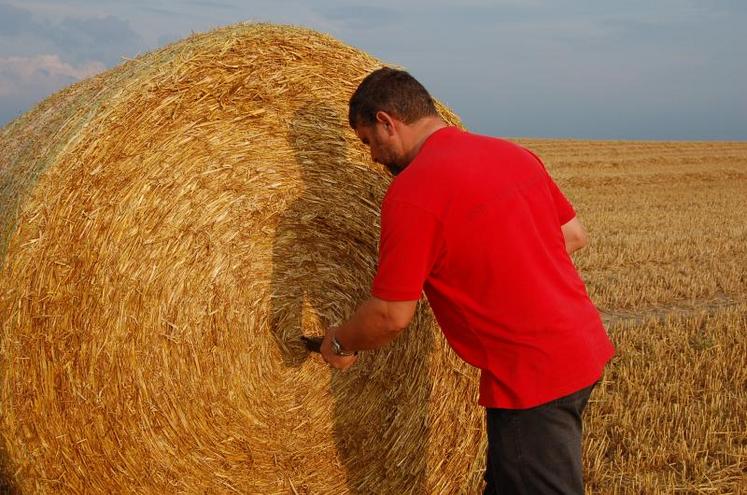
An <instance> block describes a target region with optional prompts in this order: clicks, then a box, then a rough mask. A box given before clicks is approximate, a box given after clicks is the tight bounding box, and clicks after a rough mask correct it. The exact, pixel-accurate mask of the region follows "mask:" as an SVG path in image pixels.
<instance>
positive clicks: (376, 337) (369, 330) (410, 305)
mask: <svg viewBox="0 0 747 495" xmlns="http://www.w3.org/2000/svg"><path fill="white" fill-rule="evenodd" d="M417 303H418V301H417V300H415V301H384V300H382V299H379V298H377V297H371V298H369V299H368V300H366V301H365V302H363V304H361V305H360V306H359V307H358V309H357V310H356V311H355V313H353V316H351V317H350V319H349V320H348V321H346V322H345V323H343V324H342V325H340V327H338V328H337V329H336V331H335V336H336V337H337V341H338V342H339V343H340V345H341V346H342V347H343V349H346V350H353V351H364V350H368V349H377V348H379V347H381V346H383V345H386V344H388V343H389V342H391V341H392V340H394V338H395V337H396V336H397V335H398V334H399V333H400V332H401V331H402V330H403V329H404V328H405V327H407V325H409V324H410V320H412V317H413V315H414V314H415V308H416V306H417Z"/></svg>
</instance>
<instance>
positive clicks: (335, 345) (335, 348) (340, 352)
mask: <svg viewBox="0 0 747 495" xmlns="http://www.w3.org/2000/svg"><path fill="white" fill-rule="evenodd" d="M332 352H334V353H335V354H336V355H337V356H355V355H356V354H358V353H357V352H354V351H348V350H346V349H344V348H343V347H342V345H341V344H340V341H338V340H337V335H336V332H334V331H333V332H332Z"/></svg>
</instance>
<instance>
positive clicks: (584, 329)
mask: <svg viewBox="0 0 747 495" xmlns="http://www.w3.org/2000/svg"><path fill="white" fill-rule="evenodd" d="M349 121H350V126H351V127H352V128H353V129H354V130H355V132H356V134H357V135H358V137H359V138H360V139H361V141H362V142H363V143H364V144H365V145H366V146H368V147H369V148H370V151H371V158H372V159H373V160H374V161H376V162H378V163H381V164H383V165H385V166H386V167H387V168H388V169H389V170H390V171H391V172H392V174H393V175H395V178H394V180H393V182H392V184H391V186H390V187H389V189H388V191H387V194H386V197H385V198H384V201H383V204H382V210H381V240H380V246H379V265H378V270H377V274H376V277H375V278H374V281H373V288H372V297H371V298H369V299H368V300H367V301H365V302H364V303H363V304H361V305H360V306H359V307H358V308H357V310H356V311H355V313H354V314H353V315H352V317H351V318H350V319H349V320H348V321H346V322H345V323H343V324H342V325H340V326H339V327H337V328H335V327H332V328H329V329H328V331H327V333H326V335H325V338H324V341H323V343H322V349H321V350H322V355H323V356H324V359H325V360H326V361H327V362H328V363H329V364H330V365H331V366H333V367H335V368H340V369H346V368H348V367H350V366H351V365H352V364H353V363H354V362H355V360H356V356H355V354H354V353H355V352H357V351H363V350H367V349H375V348H378V347H381V346H383V345H385V344H387V343H388V342H390V341H391V340H392V339H394V338H395V337H396V336H397V334H398V333H399V332H401V331H402V330H403V329H404V328H405V327H406V326H407V325H408V324H409V322H410V320H411V318H412V316H413V314H414V312H415V307H416V303H417V301H418V299H419V298H420V295H421V292H422V291H423V290H425V294H426V296H427V297H428V301H429V303H430V305H431V308H432V309H433V312H434V314H435V316H436V319H437V320H438V323H439V326H440V327H441V329H442V331H443V333H444V335H445V337H446V339H447V340H448V342H449V344H450V345H451V346H452V347H453V348H454V350H455V351H456V353H457V354H458V355H459V356H460V357H461V358H463V359H464V360H465V361H467V362H468V363H470V364H471V365H473V366H476V367H478V368H479V369H480V370H481V378H480V400H479V403H480V405H482V406H484V407H485V408H486V409H487V431H488V453H487V454H488V464H487V469H486V472H485V479H486V482H487V485H486V488H485V492H484V493H485V494H493V493H500V494H506V493H531V494H534V493H579V494H581V493H583V473H582V464H581V414H582V412H583V410H584V407H585V405H586V402H587V400H588V398H589V394H590V393H591V390H592V388H593V386H594V384H595V383H596V382H597V381H598V380H599V378H600V376H601V374H602V371H603V368H604V365H605V364H606V362H607V361H608V360H609V359H610V358H611V357H612V355H613V353H614V349H613V346H612V344H611V342H610V341H609V338H608V337H607V334H606V332H605V330H604V327H603V326H602V323H601V320H600V317H599V313H598V312H597V310H596V308H595V307H594V305H593V304H592V302H591V301H590V299H589V297H588V295H587V293H586V289H585V287H584V284H583V282H582V280H581V278H580V277H579V275H578V273H577V272H576V269H575V266H574V264H573V262H572V260H571V258H570V256H569V255H570V253H573V252H574V251H576V250H577V249H580V248H582V247H583V246H584V245H585V244H586V234H585V231H584V228H583V226H582V225H581V223H580V222H579V220H578V219H577V218H576V216H575V213H574V210H573V208H572V207H571V205H570V203H569V202H568V200H567V199H566V198H565V197H564V196H563V194H562V193H561V192H560V190H559V189H558V187H557V186H556V185H555V183H554V182H553V180H552V179H551V178H550V176H549V175H548V173H547V171H546V170H545V168H544V166H543V165H542V163H541V161H540V160H539V158H537V157H536V156H535V155H534V154H532V153H531V152H529V151H527V150H525V149H523V148H521V147H519V146H517V145H515V144H512V143H509V142H507V141H503V140H500V139H496V138H490V137H485V136H479V135H475V134H471V133H467V132H464V131H461V130H459V129H458V128H455V127H449V126H447V124H446V123H445V122H444V121H443V120H442V119H441V118H440V117H439V115H438V113H437V112H436V109H435V107H434V104H433V100H432V99H431V97H430V95H429V94H428V92H427V91H426V90H425V88H423V86H422V85H421V84H420V83H419V82H418V81H416V80H415V79H414V78H413V77H412V76H410V75H409V74H408V73H406V72H404V71H399V70H394V69H391V68H382V69H379V70H377V71H374V72H373V73H371V74H369V75H368V76H367V77H366V78H365V79H364V80H363V81H362V82H361V84H360V86H359V87H358V89H357V90H356V91H355V93H354V94H353V96H352V97H351V99H350V107H349Z"/></svg>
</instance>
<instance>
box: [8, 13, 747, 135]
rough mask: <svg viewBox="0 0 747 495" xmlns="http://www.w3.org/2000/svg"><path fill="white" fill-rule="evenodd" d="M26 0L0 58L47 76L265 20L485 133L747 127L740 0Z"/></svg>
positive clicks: (746, 46) (731, 131)
mask: <svg viewBox="0 0 747 495" xmlns="http://www.w3.org/2000/svg"><path fill="white" fill-rule="evenodd" d="M22 1H25V0H0V2H4V4H0V33H1V34H0V41H2V43H0V58H2V57H6V58H8V57H16V58H15V60H18V58H19V57H26V58H28V59H29V60H32V59H33V60H36V62H37V63H40V62H41V61H44V60H46V61H47V62H49V66H50V67H51V68H55V67H57V68H56V69H55V70H56V71H57V72H55V71H54V70H52V72H50V73H49V76H48V77H47V79H46V80H47V81H48V82H49V83H50V86H49V88H51V87H52V86H53V85H52V83H53V82H59V83H60V84H61V83H62V81H61V78H64V77H68V78H71V77H73V76H74V75H76V74H82V73H85V71H86V70H88V69H89V67H91V66H90V65H87V64H89V63H91V62H95V61H99V62H104V63H106V65H113V64H115V63H117V62H118V61H119V59H120V57H122V56H133V55H136V54H137V52H138V51H140V50H141V49H143V48H148V49H151V48H155V47H157V46H162V45H164V44H166V43H168V42H172V41H176V40H178V39H180V38H183V37H185V36H187V35H188V34H190V32H193V31H197V32H200V31H205V30H207V29H210V28H212V27H216V26H220V25H226V24H232V23H235V22H239V21H246V20H261V21H268V22H276V23H292V24H301V25H306V26H308V27H311V28H313V29H317V30H319V31H323V32H328V33H330V34H332V35H333V36H335V37H336V38H338V39H340V40H342V41H343V42H346V43H349V44H351V45H353V46H356V47H359V48H362V49H364V50H365V51H367V52H368V53H371V54H372V55H374V56H376V57H379V58H381V59H382V60H384V61H385V62H389V63H393V64H397V65H402V66H405V67H407V68H408V70H410V71H411V72H412V73H413V74H414V75H415V76H416V77H418V78H419V79H421V80H422V81H423V83H424V84H425V85H426V87H428V88H429V89H431V90H432V92H433V93H434V95H435V96H436V97H438V98H439V99H441V100H442V101H444V102H446V103H447V104H449V105H450V106H451V107H452V108H453V109H454V110H455V111H457V113H459V114H460V115H461V116H462V117H463V119H464V122H465V124H466V125H468V126H469V127H470V128H472V129H474V130H476V131H478V132H483V133H486V134H498V135H509V136H517V135H527V136H546V137H555V136H561V137H562V136H575V137H581V138H583V137H593V138H646V137H648V138H658V139H668V138H680V139H697V138H698V137H700V138H703V139H712V138H718V137H722V138H730V139H735V138H740V136H741V139H747V134H746V133H747V130H746V129H747V122H745V119H747V97H745V95H744V90H743V88H744V87H745V86H747V65H745V64H742V63H740V61H741V60H744V59H745V58H747V31H745V30H744V25H745V24H747V19H746V17H745V13H746V12H747V2H743V1H742V0H698V1H696V0H684V1H683V0H657V1H656V2H650V0H629V1H626V2H616V3H610V2H598V1H596V0H572V1H567V2H553V1H550V0H465V1H464V2H459V3H454V2H453V0H409V1H407V2H403V1H402V0H379V1H378V2H376V3H375V5H374V4H370V3H367V2H364V1H363V0H313V1H312V2H308V1H304V0H251V1H239V0H215V1H210V0H131V1H128V2H118V1H115V0H64V1H60V0H34V1H33V2H29V3H21V2H22ZM40 55H58V56H59V57H60V61H61V62H62V63H63V64H67V66H69V67H67V66H64V65H62V66H56V65H55V64H54V63H51V59H34V57H37V56H40ZM14 63H15V62H14ZM14 67H15V69H14V70H16V71H18V70H20V69H19V67H18V64H17V63H15V66H14ZM40 70H41V72H39V74H42V75H43V74H44V72H43V70H42V69H40ZM55 74H56V75H55ZM65 74H68V75H67V76H65ZM53 75H54V77H52V76H53ZM36 77H40V78H42V79H43V77H42V76H40V75H37V76H36ZM55 78H57V79H55ZM10 80H12V78H11V77H10V76H9V75H8V74H7V71H6V76H5V81H6V82H5V83H3V84H5V86H6V88H7V86H8V84H10V83H8V81H10ZM13 84H20V83H18V82H17V81H16V82H14V83H13ZM41 91H42V89H39V94H38V99H40V98H42V97H43V96H45V94H44V93H42V92H41ZM50 91H51V89H50ZM14 98H15V99H16V100H18V101H20V98H21V97H20V96H16V97H14ZM24 101H25V100H24ZM0 103H3V104H2V105H0V112H3V111H4V110H3V109H5V108H8V101H7V100H6V99H5V97H2V96H0ZM4 120H5V116H4V115H3V114H2V113H0V123H2V122H3V121H4Z"/></svg>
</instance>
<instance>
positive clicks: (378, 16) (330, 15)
mask: <svg viewBox="0 0 747 495" xmlns="http://www.w3.org/2000/svg"><path fill="white" fill-rule="evenodd" d="M315 11H316V12H317V13H318V14H320V15H322V16H324V17H326V18H327V19H329V20H331V21H339V22H342V23H344V24H345V25H347V26H348V27H350V28H355V29H363V28H373V27H377V26H381V25H387V24H392V23H395V22H396V21H397V20H398V19H399V18H400V17H401V15H400V12H398V11H397V10H395V9H392V8H388V7H374V6H370V5H360V6H347V5H346V6H339V7H337V6H336V7H324V8H317V9H315Z"/></svg>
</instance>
